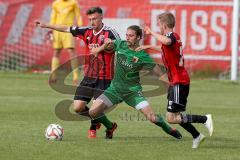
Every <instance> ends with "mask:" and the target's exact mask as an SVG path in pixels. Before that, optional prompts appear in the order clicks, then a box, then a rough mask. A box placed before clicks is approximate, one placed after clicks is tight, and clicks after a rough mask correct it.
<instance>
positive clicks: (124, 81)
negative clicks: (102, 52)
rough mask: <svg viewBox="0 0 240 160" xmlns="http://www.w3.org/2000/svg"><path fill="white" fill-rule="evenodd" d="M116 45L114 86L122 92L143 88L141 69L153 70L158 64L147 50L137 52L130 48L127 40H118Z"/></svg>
mask: <svg viewBox="0 0 240 160" xmlns="http://www.w3.org/2000/svg"><path fill="white" fill-rule="evenodd" d="M114 45H115V51H116V66H115V74H114V78H113V80H112V83H111V85H112V87H114V88H116V89H117V90H118V91H119V92H121V93H125V92H129V91H136V90H139V89H142V87H141V84H140V77H139V71H140V70H142V69H148V70H152V69H153V68H154V66H155V65H156V64H155V63H154V61H153V60H152V58H151V57H150V56H149V55H148V54H147V53H146V52H145V51H143V50H142V51H139V52H136V51H133V50H131V49H129V47H128V45H127V42H126V41H122V40H116V41H115V42H114Z"/></svg>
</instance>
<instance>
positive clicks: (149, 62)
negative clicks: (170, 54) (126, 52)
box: [141, 52, 156, 70]
mask: <svg viewBox="0 0 240 160" xmlns="http://www.w3.org/2000/svg"><path fill="white" fill-rule="evenodd" d="M143 53H144V54H143V56H142V57H141V61H142V69H145V70H152V69H153V68H154V67H155V66H156V63H155V62H154V61H153V59H152V58H151V57H150V56H149V55H148V54H147V53H146V52H143Z"/></svg>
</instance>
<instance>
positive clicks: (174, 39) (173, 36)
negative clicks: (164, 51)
mask: <svg viewBox="0 0 240 160" xmlns="http://www.w3.org/2000/svg"><path fill="white" fill-rule="evenodd" d="M166 36H167V37H168V38H170V39H171V44H170V45H173V44H175V43H176V37H175V35H174V34H173V32H170V33H168V34H167V35H166Z"/></svg>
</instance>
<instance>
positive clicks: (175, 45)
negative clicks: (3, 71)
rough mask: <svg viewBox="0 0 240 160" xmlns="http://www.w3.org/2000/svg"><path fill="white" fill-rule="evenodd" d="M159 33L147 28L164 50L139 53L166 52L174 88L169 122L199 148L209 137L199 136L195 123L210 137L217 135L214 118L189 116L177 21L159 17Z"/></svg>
mask: <svg viewBox="0 0 240 160" xmlns="http://www.w3.org/2000/svg"><path fill="white" fill-rule="evenodd" d="M157 22H158V27H159V32H160V34H158V33H155V32H153V31H152V30H151V29H150V28H149V27H148V26H145V27H144V30H145V32H146V33H147V34H151V35H153V36H154V37H155V38H156V39H157V40H158V41H160V42H161V44H162V45H161V46H160V47H159V46H151V45H146V46H141V47H140V48H138V50H139V49H147V48H151V49H156V50H160V51H161V52H162V60H163V63H164V66H165V67H166V69H167V73H168V79H169V82H170V86H169V89H168V105H167V115H166V119H167V121H168V122H169V123H172V124H180V125H181V126H182V127H183V128H184V129H185V130H187V131H188V132H190V133H191V135H192V136H193V138H194V140H193V145H192V148H198V146H199V144H200V143H201V142H202V141H203V140H204V138H205V136H204V135H203V134H201V133H199V132H198V131H197V130H196V128H195V127H194V126H193V125H192V124H191V123H203V124H205V126H206V127H207V129H208V131H209V134H210V136H211V135H212V133H213V123H212V116H211V114H208V115H203V116H202V115H190V114H186V113H185V110H186V105H187V97H188V93H189V86H190V78H189V75H188V72H187V70H186V69H185V67H184V57H183V51H182V42H181V39H180V37H179V35H178V34H177V33H175V32H174V31H173V28H174V26H175V17H174V15H173V14H172V13H170V12H165V13H162V14H160V15H159V16H158V20H157Z"/></svg>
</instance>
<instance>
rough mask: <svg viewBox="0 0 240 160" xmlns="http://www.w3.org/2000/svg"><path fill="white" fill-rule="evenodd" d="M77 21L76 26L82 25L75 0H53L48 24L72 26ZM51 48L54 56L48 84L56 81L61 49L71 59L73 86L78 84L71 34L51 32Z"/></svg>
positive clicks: (76, 64)
mask: <svg viewBox="0 0 240 160" xmlns="http://www.w3.org/2000/svg"><path fill="white" fill-rule="evenodd" d="M75 19H76V20H77V23H78V26H81V25H82V18H81V15H80V8H79V6H78V3H77V1H76V0H55V1H54V2H53V3H52V13H51V20H50V24H53V25H67V26H72V25H74V23H75ZM53 48H54V55H53V58H52V65H51V71H52V75H51V79H50V83H54V82H56V81H57V75H56V72H53V71H54V70H56V69H57V68H58V66H59V63H60V62H59V56H60V53H61V51H62V49H67V51H68V52H69V54H70V58H71V67H72V69H73V84H74V85H77V83H78V74H79V73H78V61H77V59H76V58H74V56H75V50H74V48H75V41H74V38H73V36H72V34H71V33H62V32H58V31H53Z"/></svg>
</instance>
